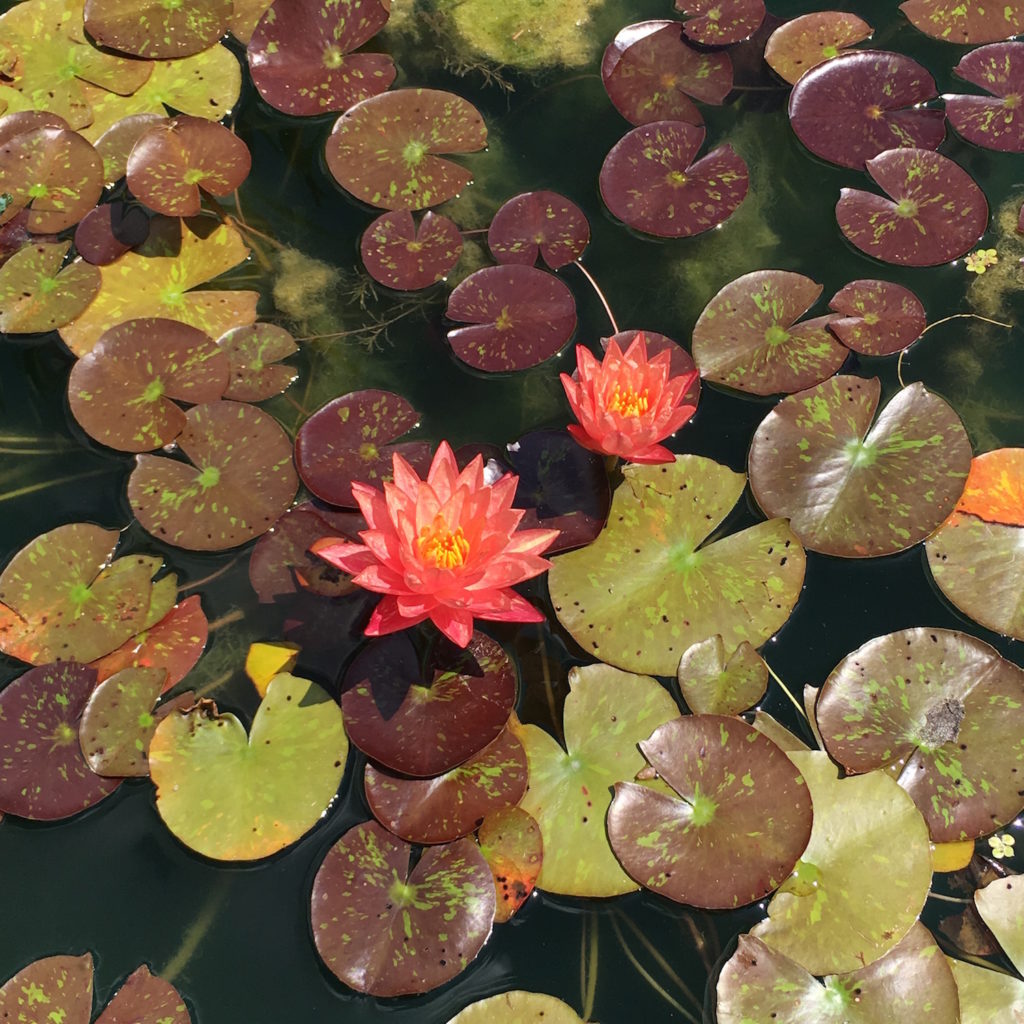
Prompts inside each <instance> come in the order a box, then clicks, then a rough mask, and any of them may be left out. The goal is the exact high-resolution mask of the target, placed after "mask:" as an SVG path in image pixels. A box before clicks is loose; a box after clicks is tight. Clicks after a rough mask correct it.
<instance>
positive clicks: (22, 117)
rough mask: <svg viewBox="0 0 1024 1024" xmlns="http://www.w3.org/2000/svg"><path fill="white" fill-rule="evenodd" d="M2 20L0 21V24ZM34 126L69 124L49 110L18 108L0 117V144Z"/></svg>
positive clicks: (52, 126) (69, 127) (30, 129)
mask: <svg viewBox="0 0 1024 1024" xmlns="http://www.w3.org/2000/svg"><path fill="white" fill-rule="evenodd" d="M2 25H3V22H2V21H0V26H2ZM36 128H66V129H69V130H71V126H70V125H69V124H68V123H67V121H65V120H64V118H63V117H61V116H60V115H59V114H54V113H53V112H52V111H49V110H19V111H17V112H16V113H13V114H4V116H3V117H0V144H2V143H5V142H8V141H9V140H10V139H13V138H14V137H15V135H22V134H23V133H25V132H31V131H34V130H35V129H36Z"/></svg>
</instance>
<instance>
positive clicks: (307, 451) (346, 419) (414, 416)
mask: <svg viewBox="0 0 1024 1024" xmlns="http://www.w3.org/2000/svg"><path fill="white" fill-rule="evenodd" d="M419 419H420V414H419V413H418V412H417V411H416V410H415V409H414V408H413V407H412V406H411V405H410V404H409V403H408V402H407V401H406V400H405V399H404V398H402V396H401V395H396V394H393V393H392V392H390V391H375V390H368V391H353V392H351V394H348V395H341V396H340V397H338V398H334V399H332V400H331V401H330V402H328V403H327V404H326V405H324V406H321V408H319V409H317V411H316V412H315V413H313V415H312V416H310V417H309V419H308V420H306V422H305V423H303V424H302V427H301V428H300V429H299V433H298V435H297V436H296V438H295V465H296V466H297V467H298V470H299V476H300V477H302V482H303V483H304V484H305V485H306V486H307V487H308V488H309V489H310V490H311V491H312V492H313V493H314V494H315V495H316V496H317V497H318V498H320V499H321V500H323V501H326V502H329V503H330V504H331V505H341V506H343V507H345V508H355V507H356V500H355V498H353V497H352V482H353V481H354V480H359V481H360V482H362V483H365V484H371V485H374V484H380V483H382V482H383V481H385V480H390V479H391V468H392V456H393V455H395V454H398V455H401V456H402V458H404V459H405V460H406V461H407V462H408V463H409V464H410V465H411V466H412V467H413V469H415V470H416V471H417V472H418V473H419V474H420V475H421V476H422V475H424V474H425V473H426V470H427V467H428V466H429V465H430V458H431V455H432V453H433V449H432V448H431V446H430V445H429V444H428V443H427V442H426V441H403V442H402V443H401V444H392V443H391V442H392V441H394V440H395V439H396V438H399V437H401V436H402V435H403V434H406V433H408V432H409V431H410V430H412V429H413V427H415V426H417V425H418V424H419Z"/></svg>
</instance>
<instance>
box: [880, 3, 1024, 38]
mask: <svg viewBox="0 0 1024 1024" xmlns="http://www.w3.org/2000/svg"><path fill="white" fill-rule="evenodd" d="M900 10H901V11H902V12H903V13H904V14H905V15H906V16H907V18H908V20H909V21H910V23H911V24H912V25H913V26H914V28H917V29H920V30H921V31H922V32H923V33H924V34H925V35H926V36H931V37H932V38H933V39H944V40H946V41H947V42H950V43H970V44H971V45H976V44H978V43H998V42H999V41H1000V40H1003V39H1009V38H1010V37H1011V36H1018V35H1020V34H1021V33H1022V32H1024V8H1021V7H1020V6H1018V5H1017V4H1014V3H1002V4H1000V3H994V4H993V3H989V2H987V0H906V3H902V4H900Z"/></svg>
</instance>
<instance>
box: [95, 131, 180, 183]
mask: <svg viewBox="0 0 1024 1024" xmlns="http://www.w3.org/2000/svg"><path fill="white" fill-rule="evenodd" d="M166 120H167V118H165V117H164V116H163V115H162V114H130V115H129V116H127V117H122V118H121V120H120V121H117V122H116V123H115V124H114V125H113V126H112V127H110V128H108V129H107V130H106V131H105V132H104V133H103V134H102V135H101V136H100V137H99V138H98V139H96V141H95V142H94V143H93V146H94V148H95V150H96V152H97V153H99V155H100V158H101V159H102V160H103V180H104V181H105V182H106V184H107V185H113V184H114V182H115V181H117V180H118V179H119V178H123V177H124V176H125V174H126V173H127V171H128V156H129V154H130V153H131V151H132V149H133V148H134V146H135V143H136V142H138V141H139V136H140V135H142V134H143V133H144V132H146V131H148V130H149V129H150V128H152V127H153V126H154V125H157V124H163V123H164V122H165V121H166Z"/></svg>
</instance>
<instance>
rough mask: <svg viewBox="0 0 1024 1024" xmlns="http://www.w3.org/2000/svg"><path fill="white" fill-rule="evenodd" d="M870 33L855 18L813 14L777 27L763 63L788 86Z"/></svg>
mask: <svg viewBox="0 0 1024 1024" xmlns="http://www.w3.org/2000/svg"><path fill="white" fill-rule="evenodd" d="M873 32H874V29H873V28H872V27H871V26H870V25H869V24H868V23H867V22H866V21H864V20H863V18H858V17H857V15H856V14H850V13H848V12H846V11H815V12H814V13H812V14H803V15H801V16H800V17H798V18H793V19H792V20H790V21H787V22H785V23H784V24H782V25H780V26H779V27H778V28H777V29H776V30H775V31H774V32H773V33H772V35H771V38H770V39H769V40H768V45H767V46H766V47H765V49H764V59H765V60H766V61H767V62H768V64H769V65H770V66H771V68H772V70H773V71H774V72H775V73H776V74H777V75H779V76H780V77H781V78H784V79H785V80H786V81H787V82H789V84H790V85H793V84H794V83H796V82H798V81H799V80H800V78H801V76H803V75H806V74H807V72H808V71H810V70H811V68H816V67H817V66H818V65H819V64H824V63H825V61H828V60H833V59H834V58H835V57H837V56H838V55H839V53H840V51H841V50H843V49H845V48H846V47H848V46H854V45H855V44H856V43H860V42H862V41H863V40H865V39H867V38H869V37H870V36H871V34H872V33H873Z"/></svg>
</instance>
